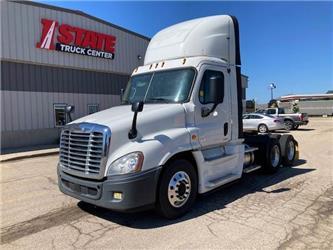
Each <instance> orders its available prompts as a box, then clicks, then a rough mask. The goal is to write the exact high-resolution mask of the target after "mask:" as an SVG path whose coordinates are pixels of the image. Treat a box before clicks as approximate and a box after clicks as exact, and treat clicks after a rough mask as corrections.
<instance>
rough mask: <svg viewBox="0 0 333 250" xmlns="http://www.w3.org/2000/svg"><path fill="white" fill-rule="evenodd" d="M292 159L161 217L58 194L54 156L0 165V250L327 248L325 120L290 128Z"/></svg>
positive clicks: (330, 125) (331, 130)
mask: <svg viewBox="0 0 333 250" xmlns="http://www.w3.org/2000/svg"><path fill="white" fill-rule="evenodd" d="M291 133H292V134H293V135H294V136H295V138H296V139H297V140H298V142H299V146H300V160H298V162H297V164H296V166H294V167H283V168H281V169H280V171H279V172H278V173H277V174H274V175H264V174H262V173H260V172H254V173H250V174H246V175H245V176H244V177H243V178H242V179H241V180H240V181H238V182H236V183H234V184H232V185H229V186H227V187H224V188H222V189H219V190H217V191H216V192H213V193H211V194H209V195H205V196H202V197H199V199H198V200H197V202H196V203H195V206H194V208H193V209H192V211H191V212H190V213H189V214H187V215H186V216H184V217H182V218H180V219H177V220H171V221H170V220H166V219H163V218H161V217H159V216H158V215H156V214H155V213H154V211H146V212H140V213H132V214H122V213H116V212H112V211H109V210H106V209H102V208H96V207H93V206H91V205H87V204H85V203H82V202H79V201H77V200H75V199H73V198H70V197H68V196H65V195H63V194H62V193H61V192H60V191H59V190H58V186H57V175H56V164H57V160H58V156H57V155H51V156H38V157H34V158H28V159H16V160H11V161H7V162H2V163H1V167H0V175H1V183H0V185H1V245H0V246H1V248H2V249H83V248H86V249H119V248H125V249H141V248H145V249H146V248H150V249H160V248H163V249H165V248H172V249H175V248H177V249H193V248H197V249H278V248H280V249H305V248H314V249H333V119H332V118H326V119H325V118H312V119H310V124H309V125H308V126H305V127H301V128H300V129H299V130H297V131H292V132H291Z"/></svg>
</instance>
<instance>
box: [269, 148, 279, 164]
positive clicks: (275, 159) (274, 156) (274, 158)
mask: <svg viewBox="0 0 333 250" xmlns="http://www.w3.org/2000/svg"><path fill="white" fill-rule="evenodd" d="M279 162H280V149H279V146H278V145H274V147H273V148H272V151H271V163H272V167H273V168H276V167H277V166H278V165H279Z"/></svg>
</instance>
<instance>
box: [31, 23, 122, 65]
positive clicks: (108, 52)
mask: <svg viewBox="0 0 333 250" xmlns="http://www.w3.org/2000/svg"><path fill="white" fill-rule="evenodd" d="M41 23H42V25H43V29H42V36H41V38H40V41H39V42H38V43H37V44H36V47H37V48H41V49H49V50H54V49H55V50H59V51H62V52H68V53H75V54H81V55H88V56H94V57H102V58H108V59H113V58H114V52H115V45H116V37H114V36H112V35H107V34H103V33H99V32H95V31H91V30H86V29H82V28H78V27H74V26H71V25H68V24H61V25H60V26H59V25H58V22H57V21H54V20H49V19H42V20H41ZM56 33H57V35H56ZM55 38H56V42H55V41H54V40H55Z"/></svg>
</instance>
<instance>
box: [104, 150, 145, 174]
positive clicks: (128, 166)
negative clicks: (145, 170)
mask: <svg viewBox="0 0 333 250" xmlns="http://www.w3.org/2000/svg"><path fill="white" fill-rule="evenodd" d="M143 158H144V157H143V154H142V153H141V152H133V153H129V154H127V155H124V156H122V157H120V158H119V159H117V160H115V161H114V162H113V163H112V164H111V165H110V166H109V168H108V172H107V175H108V176H110V175H118V174H128V173H134V172H139V171H141V168H142V163H143Z"/></svg>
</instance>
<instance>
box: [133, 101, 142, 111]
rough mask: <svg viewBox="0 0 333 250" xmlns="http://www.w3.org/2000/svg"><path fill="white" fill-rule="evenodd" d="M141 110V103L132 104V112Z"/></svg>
mask: <svg viewBox="0 0 333 250" xmlns="http://www.w3.org/2000/svg"><path fill="white" fill-rule="evenodd" d="M142 110H143V101H141V102H134V103H132V112H141V111H142Z"/></svg>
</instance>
